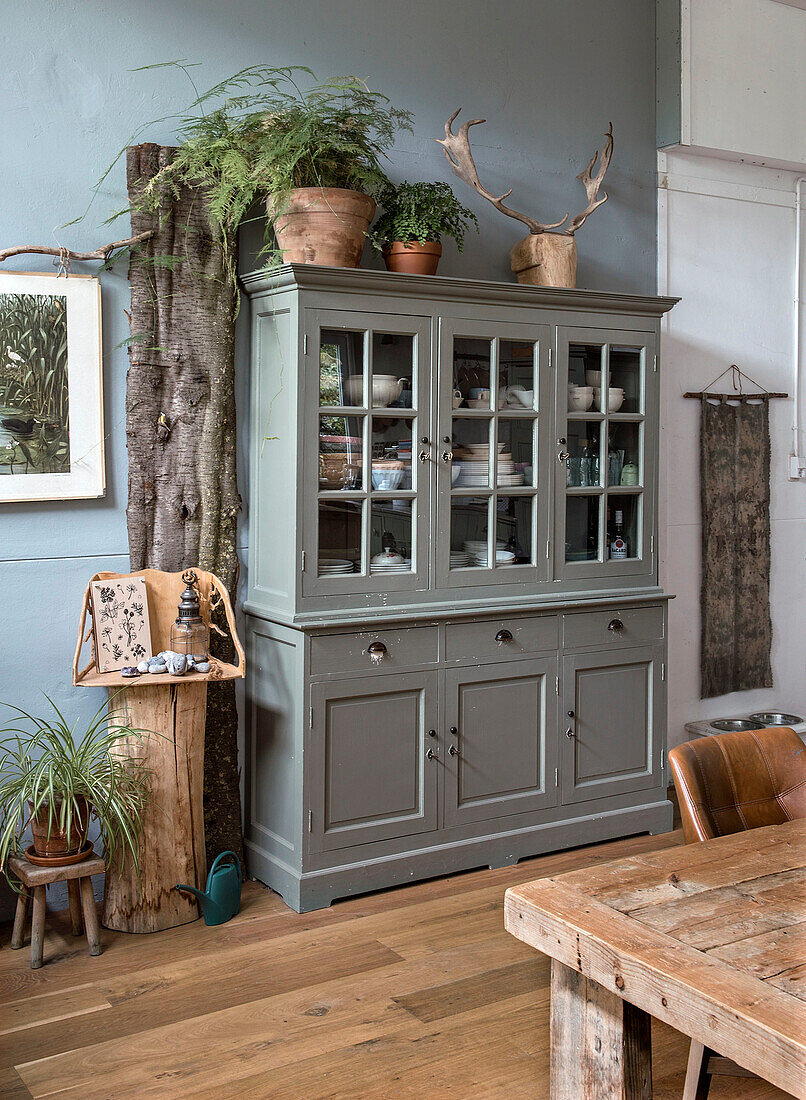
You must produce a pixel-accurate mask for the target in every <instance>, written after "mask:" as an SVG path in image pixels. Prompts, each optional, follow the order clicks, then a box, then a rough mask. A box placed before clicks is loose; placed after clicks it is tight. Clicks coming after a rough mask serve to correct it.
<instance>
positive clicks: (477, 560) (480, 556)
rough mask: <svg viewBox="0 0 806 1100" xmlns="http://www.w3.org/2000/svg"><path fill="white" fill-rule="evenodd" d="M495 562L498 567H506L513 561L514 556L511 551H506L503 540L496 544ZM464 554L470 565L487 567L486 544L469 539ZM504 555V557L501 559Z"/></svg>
mask: <svg viewBox="0 0 806 1100" xmlns="http://www.w3.org/2000/svg"><path fill="white" fill-rule="evenodd" d="M495 545H496V560H497V562H498V564H499V565H507V564H509V562H510V561H514V560H515V555H514V554H513V553H512V551H511V550H506V549H505V546H506V543H505V542H504V540H503V539H498V541H497V542H496V544H495ZM464 549H465V552H466V554H467V556H468V557H469V558H470V562H469V563H468V564H470V565H483V566H486V565H487V542H486V540H485V541H484V542H482V541H481V540H480V539H479V540H475V539H469V540H468V541H467V542H466V543H465V545H464ZM502 555H504V557H502Z"/></svg>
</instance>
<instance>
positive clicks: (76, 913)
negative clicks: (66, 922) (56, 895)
mask: <svg viewBox="0 0 806 1100" xmlns="http://www.w3.org/2000/svg"><path fill="white" fill-rule="evenodd" d="M67 898H68V901H69V902H70V925H71V928H72V931H73V935H74V936H80V935H81V932H82V926H81V896H80V892H79V886H78V879H75V878H71V879H68V882H67Z"/></svg>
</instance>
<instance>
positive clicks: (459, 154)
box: [434, 107, 606, 233]
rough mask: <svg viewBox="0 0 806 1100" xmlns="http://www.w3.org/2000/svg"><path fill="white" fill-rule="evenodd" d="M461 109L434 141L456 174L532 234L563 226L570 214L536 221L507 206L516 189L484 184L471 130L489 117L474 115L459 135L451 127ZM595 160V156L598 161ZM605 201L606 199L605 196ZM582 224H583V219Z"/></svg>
mask: <svg viewBox="0 0 806 1100" xmlns="http://www.w3.org/2000/svg"><path fill="white" fill-rule="evenodd" d="M461 110H462V108H461V107H460V108H459V110H457V111H454V112H453V114H452V115H451V117H450V118H449V119H448V121H447V122H446V123H445V137H444V139H442V138H434V141H436V142H437V143H438V144H439V145H441V146H443V148H444V150H445V156H446V157H447V158H448V163H449V164H450V166H451V168H452V169H453V173H454V175H456V176H458V177H459V179H460V180H464V182H465V183H468V184H470V186H471V187H472V188H473V189H474V190H475V191H477V192H478V193H479V194H480V195H481V197H482V198H484V199H487V201H488V202H491V203H492V204H493V206H494V207H495V209H496V210H500V211H501V213H502V214H506V216H507V217H508V218H515V219H516V220H517V221H519V222H523V223H524V225H527V226H528V227H529V232H530V233H545V232H546V231H547V230H549V229H557V228H558V227H559V226H561V225H563V224H564V223H565V222H566V221H567V220H568V215H567V214H566V215H565V217H564V218H563V219H562V221H559V222H552V223H550V224H544V223H543V222H539V221H535V219H534V218H530V217H529V215H528V214H521V213H519V212H518V211H517V210H513V209H512V208H511V207H509V206H505V205H504V202H503V200H504V199H506V198H508V197H509V196H510V195H511V194H512V188H510V189H509V191H505V192H504V194H503V195H499V196H495V195H493V194H492V192H490V191H488V190H487V189H486V188H485V187H483V186H482V184H481V180H480V179H479V174H478V172H477V171H476V165H475V163H474V161H473V154H472V153H471V151H470V139H469V137H468V131H469V129H470V127H471V126H478V125H479V124H480V123H482V122H486V121H487V120H486V119H484V118H473V119H471V120H470V121H469V122H466V123H465V124H464V125H463V126H462V127H460V129H459V133H458V134H454V132H453V130H452V129H451V124H452V123H453V121H454V120H455V119H456V117H457V115H458V114H459V111H461ZM595 159H596V158H595V157H594V160H595ZM591 167H592V164H591ZM605 197H606V196H605ZM602 201H603V202H604V199H603V200H602ZM583 221H584V218H583ZM580 224H582V223H581V222H580Z"/></svg>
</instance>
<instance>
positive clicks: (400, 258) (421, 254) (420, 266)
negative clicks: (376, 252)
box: [383, 241, 442, 275]
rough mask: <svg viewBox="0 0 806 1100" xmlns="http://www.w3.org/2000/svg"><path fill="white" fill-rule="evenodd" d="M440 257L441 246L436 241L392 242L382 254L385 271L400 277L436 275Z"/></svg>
mask: <svg viewBox="0 0 806 1100" xmlns="http://www.w3.org/2000/svg"><path fill="white" fill-rule="evenodd" d="M441 255H442V245H441V244H439V243H437V242H436V241H426V242H425V244H420V242H419V241H392V243H391V244H390V245H389V247H388V248H385V249H384V252H383V258H384V262H385V263H386V269H387V271H395V272H397V273H398V274H400V275H436V273H437V268H438V267H439V259H440V256H441Z"/></svg>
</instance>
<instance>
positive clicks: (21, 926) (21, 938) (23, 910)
mask: <svg viewBox="0 0 806 1100" xmlns="http://www.w3.org/2000/svg"><path fill="white" fill-rule="evenodd" d="M30 900H31V895H30V894H29V893H27V891H25V890H23V891H22V893H21V894H17V908H16V909H15V910H14V930H13V931H12V933H11V946H12V947H13V948H14V950H15V951H16V950H17V949H18V948H20V947H22V945H23V943H24V942H25V918H26V917H27V916H28V903H29V902H30Z"/></svg>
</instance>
